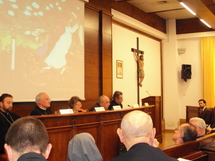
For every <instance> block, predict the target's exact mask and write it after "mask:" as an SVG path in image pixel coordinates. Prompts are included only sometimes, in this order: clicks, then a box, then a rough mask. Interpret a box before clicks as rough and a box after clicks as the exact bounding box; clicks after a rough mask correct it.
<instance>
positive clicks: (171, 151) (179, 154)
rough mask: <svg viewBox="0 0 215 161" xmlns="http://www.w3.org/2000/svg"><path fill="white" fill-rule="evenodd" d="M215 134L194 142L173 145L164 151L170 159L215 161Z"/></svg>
mask: <svg viewBox="0 0 215 161" xmlns="http://www.w3.org/2000/svg"><path fill="white" fill-rule="evenodd" d="M214 141H215V133H212V134H208V135H205V136H203V137H201V138H198V139H196V140H193V141H188V142H185V143H183V144H178V145H173V146H171V147H168V148H165V149H163V151H164V153H166V154H167V155H168V156H170V157H174V158H184V159H188V160H194V161H214V160H215V142H214Z"/></svg>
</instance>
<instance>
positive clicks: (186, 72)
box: [181, 64, 192, 82]
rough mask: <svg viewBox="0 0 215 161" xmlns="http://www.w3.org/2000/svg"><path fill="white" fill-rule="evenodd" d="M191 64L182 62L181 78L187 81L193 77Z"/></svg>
mask: <svg viewBox="0 0 215 161" xmlns="http://www.w3.org/2000/svg"><path fill="white" fill-rule="evenodd" d="M191 75H192V72H191V65H189V64H182V70H181V79H183V80H184V81H185V82H186V81H187V79H191Z"/></svg>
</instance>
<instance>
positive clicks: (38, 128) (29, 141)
mask: <svg viewBox="0 0 215 161" xmlns="http://www.w3.org/2000/svg"><path fill="white" fill-rule="evenodd" d="M5 142H6V143H5V145H4V147H5V150H6V153H7V157H8V160H9V161H16V160H17V161H46V159H47V158H48V157H49V154H50V151H51V148H52V145H51V144H50V143H49V136H48V133H47V130H46V128H45V126H44V125H43V123H42V122H41V121H40V120H38V119H36V118H34V117H22V118H20V119H18V120H16V121H15V122H14V123H13V124H12V126H11V127H10V128H9V130H8V132H7V135H6V138H5Z"/></svg>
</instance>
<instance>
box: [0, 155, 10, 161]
mask: <svg viewBox="0 0 215 161" xmlns="http://www.w3.org/2000/svg"><path fill="white" fill-rule="evenodd" d="M0 161H8V159H7V155H6V154H0Z"/></svg>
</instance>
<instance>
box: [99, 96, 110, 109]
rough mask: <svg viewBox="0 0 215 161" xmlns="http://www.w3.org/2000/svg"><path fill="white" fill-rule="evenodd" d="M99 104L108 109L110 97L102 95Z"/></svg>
mask: <svg viewBox="0 0 215 161" xmlns="http://www.w3.org/2000/svg"><path fill="white" fill-rule="evenodd" d="M98 104H99V105H100V107H104V108H105V110H107V109H108V107H109V105H110V99H109V98H108V97H107V96H106V95H102V96H100V97H99V99H98Z"/></svg>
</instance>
